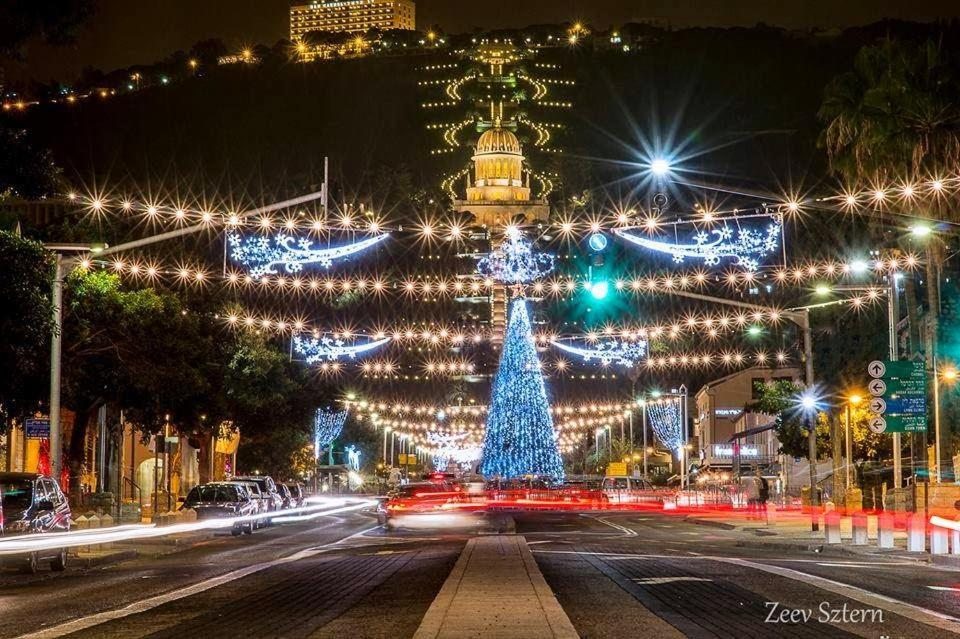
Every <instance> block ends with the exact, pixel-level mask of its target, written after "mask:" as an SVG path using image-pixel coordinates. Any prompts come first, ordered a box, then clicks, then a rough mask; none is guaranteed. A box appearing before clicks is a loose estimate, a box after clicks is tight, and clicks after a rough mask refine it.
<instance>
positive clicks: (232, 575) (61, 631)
mask: <svg viewBox="0 0 960 639" xmlns="http://www.w3.org/2000/svg"><path fill="white" fill-rule="evenodd" d="M377 528H379V526H374V527H373V528H368V529H366V530H361V531H360V532H357V533H354V534H352V535H350V536H348V537H344V538H343V539H339V540H337V541H335V542H331V543H329V544H324V545H322V546H314V547H313V548H306V549H304V550H301V551H300V552H298V553H295V554H293V555H290V556H289V557H282V558H280V559H274V560H273V561H265V562H262V563H259V564H254V565H252V566H247V567H246V568H240V569H239V570H233V571H231V572H228V573H226V574H225V575H220V576H219V577H212V578H210V579H207V580H205V581H201V582H199V583H195V584H193V585H192V586H187V587H186V588H181V589H179V590H175V591H173V592H168V593H165V594H162V595H156V596H155V597H149V598H147V599H143V600H142V601H136V602H134V603H132V604H129V605H127V606H125V607H123V608H119V609H117V610H107V611H104V612H98V613H96V614H93V615H89V616H87V617H83V618H82V619H74V620H73V621H67V622H65V623H61V624H58V625H56V626H51V627H49V628H44V629H43V630H38V631H36V632H32V633H28V634H25V635H20V636H19V637H17V639H55V638H56V637H62V636H64V635H69V634H71V633H74V632H78V631H80V630H85V629H87V628H93V627H94V626H99V625H101V624H104V623H107V622H108V621H113V620H115V619H123V618H124V617H129V616H130V615H136V614H139V613H141V612H147V611H148V610H153V609H154V608H157V607H158V606H162V605H164V604H167V603H170V602H171V601H177V600H178V599H183V598H185V597H192V596H193V595H197V594H200V593H201V592H205V591H207V590H210V589H211V588H216V587H217V586H222V585H224V584H228V583H230V582H231V581H236V580H237V579H243V578H244V577H247V576H249V575H252V574H254V573H258V572H261V571H263V570H266V569H268V568H273V567H274V566H282V565H283V564H289V563H292V562H295V561H299V560H301V559H307V558H309V557H313V556H314V555H319V554H322V553H325V552H329V551H330V550H338V548H336V546H337V545H338V544H340V543H341V542H343V541H346V540H348V539H351V538H353V537H358V536H360V535H364V534H366V533H368V532H370V531H371V530H376V529H377Z"/></svg>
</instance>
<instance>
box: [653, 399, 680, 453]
mask: <svg viewBox="0 0 960 639" xmlns="http://www.w3.org/2000/svg"><path fill="white" fill-rule="evenodd" d="M681 401H682V400H681V398H679V397H671V398H668V399H661V400H657V401H653V402H647V417H648V420H649V422H650V426H651V427H652V428H653V433H654V435H656V436H657V439H658V440H660V443H661V444H663V445H664V446H665V447H666V448H667V449H669V450H672V451H677V450H680V448H681V447H682V446H683V411H682V410H681V406H680V402H681Z"/></svg>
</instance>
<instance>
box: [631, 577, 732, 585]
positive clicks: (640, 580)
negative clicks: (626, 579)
mask: <svg viewBox="0 0 960 639" xmlns="http://www.w3.org/2000/svg"><path fill="white" fill-rule="evenodd" d="M630 581H632V582H633V583H635V584H640V585H641V586H660V585H662V584H672V583H674V582H677V581H713V579H707V578H706V577H633V578H632V579H631V580H630Z"/></svg>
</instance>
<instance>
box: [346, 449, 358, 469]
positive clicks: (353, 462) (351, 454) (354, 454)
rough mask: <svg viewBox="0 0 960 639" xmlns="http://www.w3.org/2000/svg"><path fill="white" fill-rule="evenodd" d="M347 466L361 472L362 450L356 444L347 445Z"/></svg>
mask: <svg viewBox="0 0 960 639" xmlns="http://www.w3.org/2000/svg"><path fill="white" fill-rule="evenodd" d="M347 467H348V468H349V469H350V470H352V471H354V472H360V451H359V450H358V449H357V447H356V446H353V445H350V446H347Z"/></svg>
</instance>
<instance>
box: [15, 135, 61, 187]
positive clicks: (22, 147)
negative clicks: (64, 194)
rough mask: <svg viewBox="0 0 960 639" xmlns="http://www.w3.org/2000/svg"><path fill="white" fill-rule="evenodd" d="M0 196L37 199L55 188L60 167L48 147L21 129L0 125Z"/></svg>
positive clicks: (57, 185) (59, 177)
mask: <svg viewBox="0 0 960 639" xmlns="http://www.w3.org/2000/svg"><path fill="white" fill-rule="evenodd" d="M0 148H2V149H3V153H2V154H0V200H2V199H3V198H4V197H14V198H25V199H38V198H42V197H48V196H51V195H53V194H54V193H56V192H57V190H58V188H59V185H60V182H61V171H60V169H59V168H58V167H57V165H56V164H55V163H54V161H53V156H52V155H51V154H50V151H48V150H47V149H44V148H42V147H39V146H37V145H36V144H35V143H34V142H33V141H32V140H31V139H30V136H29V135H28V134H27V132H26V130H24V129H13V128H9V127H6V126H3V125H0Z"/></svg>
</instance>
